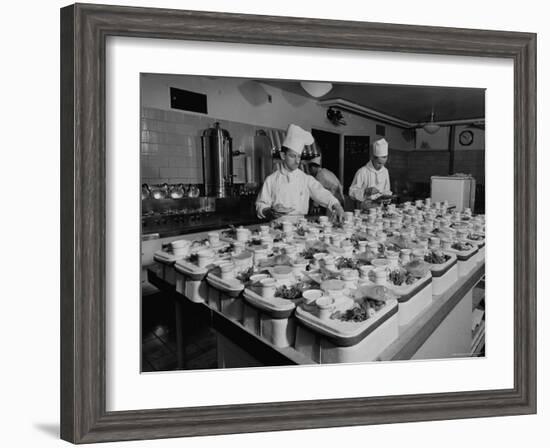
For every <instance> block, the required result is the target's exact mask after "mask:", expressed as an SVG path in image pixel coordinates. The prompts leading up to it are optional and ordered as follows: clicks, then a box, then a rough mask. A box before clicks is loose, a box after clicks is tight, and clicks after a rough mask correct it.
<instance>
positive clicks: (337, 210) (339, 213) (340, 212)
mask: <svg viewBox="0 0 550 448" xmlns="http://www.w3.org/2000/svg"><path fill="white" fill-rule="evenodd" d="M332 213H334V215H335V216H336V218H337V219H338V221H339V222H342V221H343V220H344V209H343V208H342V206H341V205H340V203H339V202H337V203H336V204H334V205H333V206H332Z"/></svg>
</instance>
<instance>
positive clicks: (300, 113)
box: [141, 74, 485, 189]
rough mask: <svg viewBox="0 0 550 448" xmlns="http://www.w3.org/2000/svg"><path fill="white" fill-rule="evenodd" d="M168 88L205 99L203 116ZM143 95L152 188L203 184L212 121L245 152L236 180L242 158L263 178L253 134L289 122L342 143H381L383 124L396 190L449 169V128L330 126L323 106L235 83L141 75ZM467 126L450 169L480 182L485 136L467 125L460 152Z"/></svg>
mask: <svg viewBox="0 0 550 448" xmlns="http://www.w3.org/2000/svg"><path fill="white" fill-rule="evenodd" d="M170 87H176V88H180V89H185V90H190V91H193V92H198V93H203V94H205V95H207V105H208V115H204V114H198V113H192V112H183V111H179V110H174V109H171V108H170ZM141 92H142V93H141V102H142V107H141V126H142V133H141V156H142V157H141V169H142V179H143V182H147V183H150V184H156V183H163V182H168V183H180V182H181V183H197V184H198V183H201V182H202V159H201V141H200V136H201V134H202V131H203V130H204V129H206V128H208V127H210V126H211V125H212V124H213V123H214V122H216V121H219V122H220V125H221V127H222V128H224V129H226V130H227V131H229V133H230V135H231V137H232V139H233V149H234V150H239V151H241V152H244V153H245V154H244V156H239V157H235V158H234V173H235V174H236V175H237V177H236V181H237V182H244V181H245V180H246V178H245V163H246V157H249V158H252V160H253V161H254V163H252V176H253V179H254V180H259V182H261V180H262V179H263V177H262V176H265V174H267V171H268V169H262V168H261V167H259V166H258V163H257V158H258V148H257V147H258V142H257V140H256V141H255V139H254V135H255V134H256V133H257V131H259V130H266V131H268V130H280V131H284V130H286V127H287V126H288V124H289V123H296V124H298V125H300V126H302V127H304V128H306V129H311V128H315V129H322V130H326V131H330V132H336V133H339V134H340V135H341V141H342V142H343V138H344V136H345V135H370V136H371V141H374V140H376V139H377V138H379V136H377V135H376V125H377V124H383V125H384V126H385V138H386V140H388V142H389V144H390V150H391V152H390V160H389V163H388V169H389V171H390V176H391V178H392V183H396V187H397V189H399V188H400V186H401V185H405V184H407V183H425V182H429V179H430V176H431V175H436V174H437V175H446V174H448V171H449V157H450V156H449V127H442V128H441V129H440V130H439V131H438V132H437V133H435V134H433V135H430V134H427V133H426V132H425V131H424V130H422V129H417V130H416V132H411V131H408V130H404V129H401V128H398V127H396V126H391V125H387V124H384V123H379V122H377V121H374V120H370V119H365V118H362V117H358V116H355V115H352V114H349V113H344V119H345V120H346V125H344V126H334V125H333V124H332V123H330V122H329V121H328V120H327V119H326V116H325V114H326V108H325V107H322V106H319V105H318V104H317V101H316V100H315V99H314V98H308V97H305V96H302V95H298V94H294V93H289V92H287V91H284V90H281V89H280V88H278V87H275V86H272V85H269V84H267V83H264V82H255V81H250V80H245V79H240V78H213V77H205V76H175V75H157V74H142V75H141ZM465 128H466V126H457V129H456V133H455V134H456V141H455V149H456V151H455V160H454V166H455V172H465V173H471V174H472V175H474V177H476V179H477V180H478V182H480V183H484V177H485V173H484V148H485V138H484V137H485V136H484V131H483V130H480V129H476V128H469V129H470V130H472V132H473V133H474V141H473V143H472V145H470V146H466V147H464V146H462V145H460V143H459V141H458V136H459V135H460V132H461V131H462V130H464V129H465ZM340 146H341V158H343V144H341V145H340ZM264 152H265V151H264ZM340 167H341V170H340V173H336V174H337V175H339V176H340V177H342V176H343V163H341V164H340ZM260 174H261V175H262V176H260Z"/></svg>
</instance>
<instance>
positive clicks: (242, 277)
mask: <svg viewBox="0 0 550 448" xmlns="http://www.w3.org/2000/svg"><path fill="white" fill-rule="evenodd" d="M252 275H254V268H248V269H247V270H246V271H243V272H241V273H240V274H238V275H237V280H239V281H240V282H242V283H248V282H250V277H251V276H252Z"/></svg>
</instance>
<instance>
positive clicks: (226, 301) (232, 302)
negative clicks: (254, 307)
mask: <svg viewBox="0 0 550 448" xmlns="http://www.w3.org/2000/svg"><path fill="white" fill-rule="evenodd" d="M218 273H219V271H217V270H214V271H212V272H210V273H209V274H208V275H207V276H206V281H207V283H208V285H209V288H208V306H209V307H211V308H212V309H214V310H216V311H220V312H221V313H222V314H224V315H225V316H227V317H229V318H230V319H232V320H235V321H237V322H242V320H243V301H242V297H241V292H242V291H243V289H244V284H243V283H242V282H240V281H239V280H237V279H236V278H234V279H231V280H224V279H222V278H221V277H220V276H219V275H218ZM216 292H217V294H216Z"/></svg>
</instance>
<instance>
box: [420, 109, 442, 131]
mask: <svg viewBox="0 0 550 448" xmlns="http://www.w3.org/2000/svg"><path fill="white" fill-rule="evenodd" d="M439 128H440V126H439V125H438V124H436V123H434V111H433V110H432V116H431V117H430V122H429V123H426V124H425V125H424V126H423V129H424V130H425V131H426V132H427V133H428V134H435V133H436V132H437V131H439Z"/></svg>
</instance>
